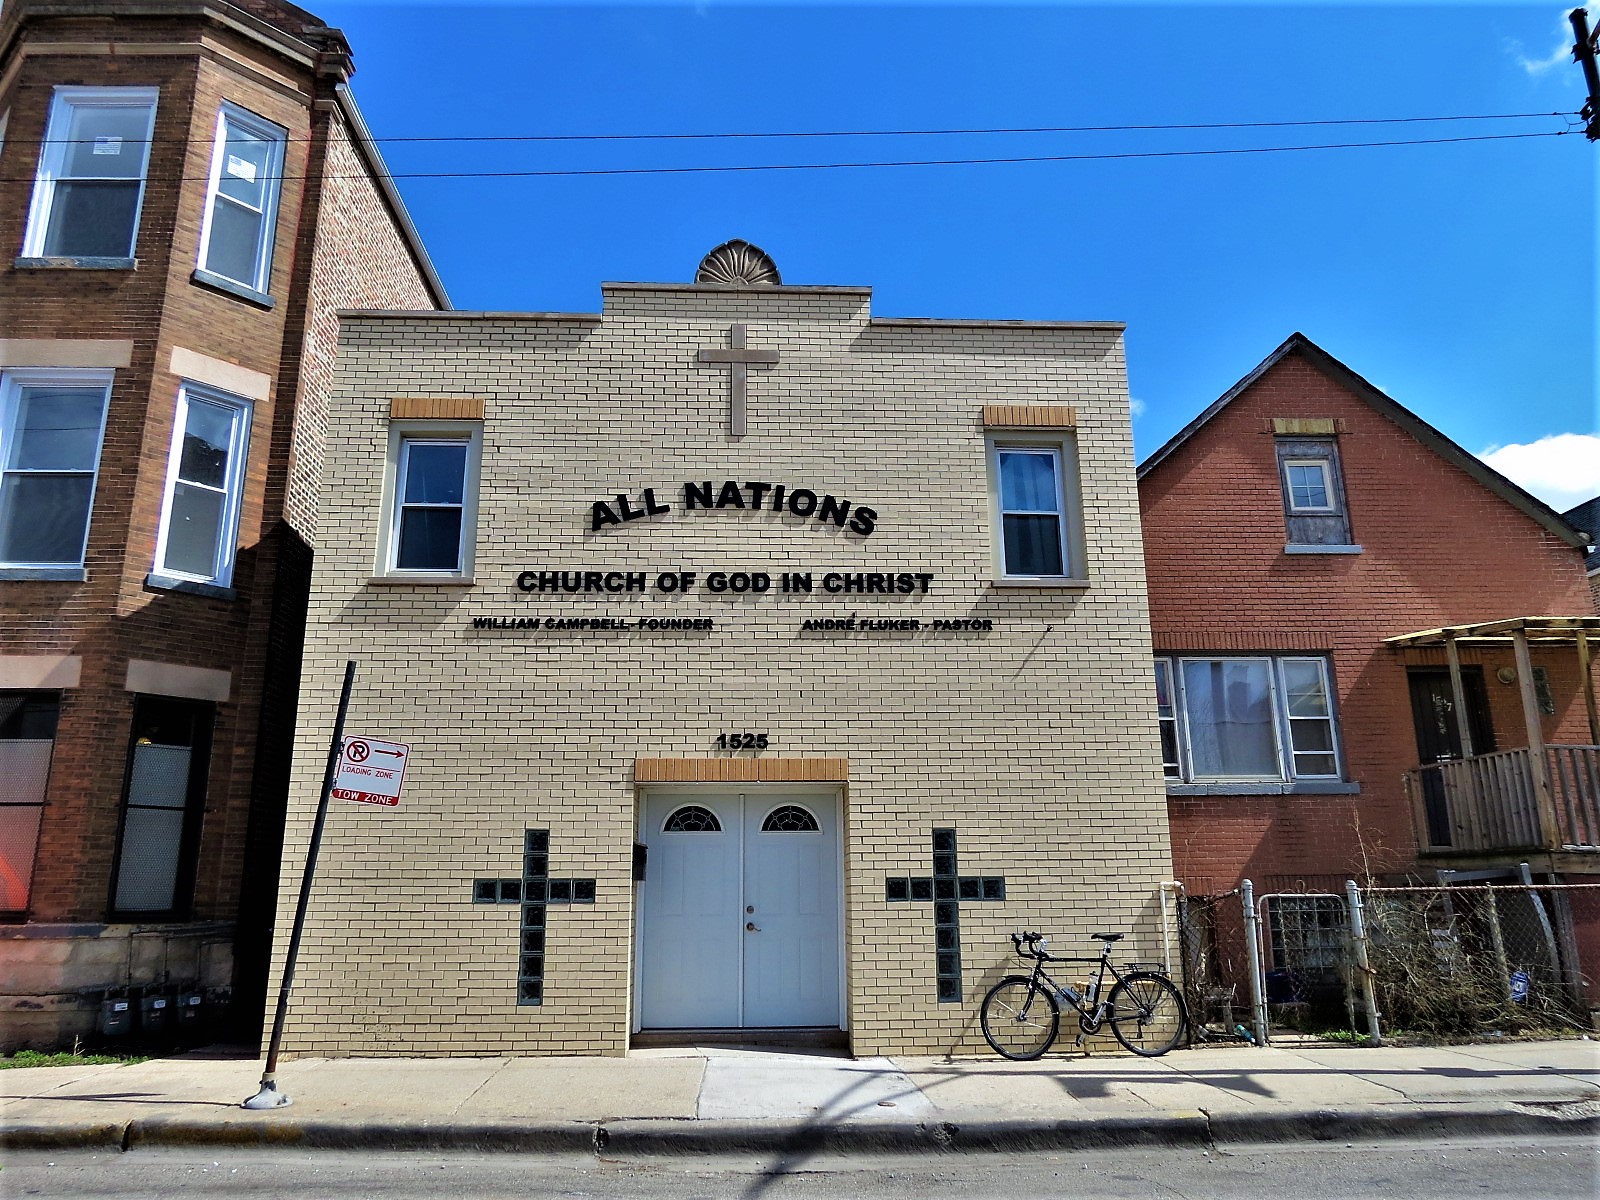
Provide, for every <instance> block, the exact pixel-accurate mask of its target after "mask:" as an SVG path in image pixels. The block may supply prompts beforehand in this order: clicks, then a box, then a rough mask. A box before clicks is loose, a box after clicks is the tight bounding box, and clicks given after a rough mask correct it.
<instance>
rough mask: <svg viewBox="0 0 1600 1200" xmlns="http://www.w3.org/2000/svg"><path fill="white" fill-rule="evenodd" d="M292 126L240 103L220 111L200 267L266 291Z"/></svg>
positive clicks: (226, 105) (201, 243)
mask: <svg viewBox="0 0 1600 1200" xmlns="http://www.w3.org/2000/svg"><path fill="white" fill-rule="evenodd" d="M288 136H289V134H288V130H286V129H284V128H283V127H282V126H281V125H276V124H274V123H273V122H271V121H268V120H266V119H265V118H264V117H258V116H256V115H255V114H254V113H252V112H249V111H248V110H246V109H243V108H240V107H238V106H237V105H234V104H227V103H224V104H223V106H222V111H221V112H220V113H218V115H217V139H216V145H215V149H214V150H213V151H212V154H211V179H210V182H209V184H208V186H207V190H206V208H205V219H204V223H203V224H202V226H201V229H200V262H199V265H200V270H201V271H204V272H207V273H209V274H212V275H217V276H220V277H221V278H222V279H225V280H228V281H230V282H232V283H237V284H239V285H240V286H241V287H246V288H249V289H251V290H252V291H256V292H262V293H265V292H266V291H267V284H268V280H269V276H270V274H271V271H272V242H273V232H274V226H275V225H276V224H277V216H278V192H279V189H280V187H281V185H282V182H283V151H284V145H285V144H286V142H287V141H288Z"/></svg>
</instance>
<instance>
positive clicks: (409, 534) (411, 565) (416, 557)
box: [395, 508, 461, 571]
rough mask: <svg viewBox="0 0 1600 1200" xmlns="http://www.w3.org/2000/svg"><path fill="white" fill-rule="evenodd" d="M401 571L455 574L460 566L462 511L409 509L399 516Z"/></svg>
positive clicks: (397, 557)
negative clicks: (450, 572) (451, 572)
mask: <svg viewBox="0 0 1600 1200" xmlns="http://www.w3.org/2000/svg"><path fill="white" fill-rule="evenodd" d="M395 566H396V567H397V568H399V569H400V570H402V571H455V570H458V569H459V568H460V566H461V510H460V509H459V508H408V509H404V510H402V511H401V514H400V549H399V552H398V553H397V554H396V556H395Z"/></svg>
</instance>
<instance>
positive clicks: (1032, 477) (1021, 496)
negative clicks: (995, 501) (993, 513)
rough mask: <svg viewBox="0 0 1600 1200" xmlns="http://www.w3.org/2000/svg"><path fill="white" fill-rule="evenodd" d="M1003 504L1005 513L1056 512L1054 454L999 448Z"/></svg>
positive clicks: (1001, 505) (1002, 507) (1001, 498)
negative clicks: (1000, 449)
mask: <svg viewBox="0 0 1600 1200" xmlns="http://www.w3.org/2000/svg"><path fill="white" fill-rule="evenodd" d="M1000 507H1001V509H1003V510H1004V511H1006V512H1017V511H1019V510H1020V511H1024V512H1057V511H1058V509H1057V506H1056V460H1055V455H1053V454H1039V453H1024V452H1021V451H1015V450H1009V451H1008V450H1002V451H1000Z"/></svg>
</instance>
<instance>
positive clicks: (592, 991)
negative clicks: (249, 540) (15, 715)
mask: <svg viewBox="0 0 1600 1200" xmlns="http://www.w3.org/2000/svg"><path fill="white" fill-rule="evenodd" d="M602 294H603V301H604V302H603V306H602V310H601V312H600V313H599V314H550V313H530V314H510V315H508V314H504V313H493V314H475V313H464V312H416V313H380V312H359V313H351V314H346V315H345V317H344V322H343V331H342V341H341V349H340V359H339V368H338V370H339V375H338V379H337V382H336V386H335V389H334V395H333V399H332V402H331V412H330V414H329V427H328V439H327V445H328V460H327V469H326V474H325V478H326V479H327V480H328V481H329V486H328V488H327V492H326V497H325V500H324V507H323V509H322V514H321V521H320V525H319V541H320V547H319V551H318V556H317V561H316V567H315V576H314V580H313V587H312V601H311V612H310V619H309V628H308V634H307V648H306V666H305V686H304V690H303V693H302V697H301V705H300V714H301V716H300V735H299V743H298V745H297V749H296V759H295V782H294V786H293V791H292V793H291V797H290V812H289V824H288V836H287V842H286V846H285V856H284V858H285V864H284V872H283V877H282V886H281V888H280V901H279V907H280V915H279V930H278V936H277V938H276V939H275V940H276V951H275V953H276V955H277V960H276V963H275V973H276V972H277V971H281V968H282V961H283V947H284V945H285V944H286V943H287V941H288V928H289V923H290V920H291V918H292V915H293V912H294V907H295V901H296V897H297V892H298V888H299V882H300V872H301V868H302V864H303V861H304V855H305V847H306V844H307V840H308V834H309V830H310V825H311V818H312V815H313V813H314V811H315V808H316V804H317V799H318V794H319V789H320V784H321V779H322V773H323V766H324V761H325V756H326V754H327V745H328V741H329V737H330V734H331V731H332V725H333V717H334V711H335V708H336V706H337V697H338V691H339V684H340V681H341V678H342V675H343V668H344V664H345V661H346V660H347V659H354V660H356V661H357V664H358V674H357V678H356V685H355V690H354V696H353V699H352V702H351V707H350V716H349V719H348V722H347V724H346V730H345V732H346V734H347V736H348V735H367V736H370V737H374V738H384V739H389V740H392V741H396V742H401V743H406V744H408V745H409V746H410V757H409V760H408V765H407V768H406V773H405V782H404V789H403V793H402V796H401V799H400V802H399V804H398V805H397V806H394V807H380V806H368V805H358V804H352V803H342V802H340V801H339V800H335V801H333V804H332V808H331V811H330V814H329V818H328V823H327V830H326V834H325V837H324V841H323V844H322V850H321V858H320V862H319V866H318V870H317V877H316V886H315V889H314V892H313V895H312V898H311V903H310V909H309V916H308V919H307V924H306V929H305V936H304V941H303V944H302V947H301V954H300V960H299V966H298V971H297V976H296V984H295V994H294V1001H293V1005H292V1007H291V1010H290V1017H289V1023H288V1026H287V1031H286V1036H285V1041H284V1048H285V1050H286V1051H288V1052H290V1053H296V1054H334V1055H338V1054H360V1055H371V1054H406V1055H447V1054H462V1055H491V1054H620V1053H624V1052H626V1051H627V1049H628V1047H629V1046H630V1044H636V1042H637V1041H638V1040H645V1039H647V1038H648V1037H649V1036H651V1035H654V1036H656V1037H657V1038H662V1037H670V1036H672V1031H684V1030H694V1031H705V1030H713V1029H714V1030H730V1029H741V1030H752V1029H760V1030H767V1031H769V1034H770V1036H771V1038H772V1039H773V1040H782V1038H783V1037H784V1036H786V1035H788V1034H792V1033H793V1031H800V1030H805V1031H810V1033H809V1035H808V1036H812V1037H816V1036H819V1034H818V1033H817V1031H830V1030H831V1031H841V1032H836V1033H835V1034H834V1036H835V1037H838V1038H840V1039H844V1038H848V1044H849V1046H850V1048H851V1049H852V1050H853V1051H854V1052H855V1053H856V1054H858V1055H865V1054H884V1053H898V1054H940V1053H945V1052H947V1051H968V1050H976V1049H981V1048H982V1039H981V1035H980V1033H979V1030H978V1022H977V1008H978V1005H979V1003H980V1001H981V1000H982V997H983V995H984V992H985V990H986V989H987V988H988V987H989V986H990V984H991V983H992V982H993V981H994V980H995V979H997V978H998V977H999V976H1000V975H1001V974H1004V973H1006V972H1007V970H1008V969H1010V968H1011V967H1012V966H1014V960H1013V959H1012V957H1011V947H1010V942H1009V939H1008V936H1007V935H1008V934H1009V933H1010V932H1011V931H1013V930H1015V929H1018V928H1022V927H1027V928H1038V929H1042V930H1045V931H1048V932H1050V933H1051V934H1053V935H1054V937H1055V938H1056V946H1057V947H1058V948H1061V947H1066V948H1069V949H1068V950H1067V952H1074V953H1075V952H1080V948H1081V950H1082V952H1092V951H1093V944H1092V943H1090V942H1088V940H1087V935H1088V934H1089V933H1091V932H1094V931H1097V930H1101V929H1107V930H1127V931H1129V932H1130V934H1131V935H1132V936H1131V939H1130V941H1129V942H1128V943H1124V948H1126V949H1128V950H1129V954H1128V957H1133V958H1144V959H1156V960H1159V959H1160V957H1161V954H1162V949H1161V919H1160V885H1161V883H1162V881H1164V880H1166V879H1167V878H1169V877H1170V872H1171V852H1170V847H1169V844H1168V837H1167V822H1166V795H1165V791H1164V787H1163V783H1162V776H1161V757H1160V754H1159V739H1158V731H1157V727H1156V717H1155V712H1156V708H1155V703H1154V696H1153V687H1152V682H1151V674H1150V635H1149V624H1148V614H1147V608H1146V599H1145V581H1144V568H1143V558H1142V551H1141V544H1140V534H1139V516H1138V497H1137V494H1136V490H1135V482H1134V473H1133V460H1132V446H1131V437H1130V432H1129V418H1128V393H1127V383H1126V371H1125V367H1124V362H1123V345H1122V327H1121V326H1120V325H1118V324H1114V323H1109V322H1059V323H1057V322H1022V321H965V320H960V321H958V320H910V319H895V318H883V317H875V316H873V315H872V311H871V292H870V290H868V289H866V288H859V287H811V286H805V287H795V286H786V285H783V284H782V283H781V282H780V281H779V279H778V274H777V270H776V268H775V267H774V266H773V264H772V262H771V260H770V259H769V258H767V256H766V255H764V254H763V253H762V252H760V251H759V250H757V249H756V248H754V247H752V246H749V245H748V244H746V243H742V242H731V243H728V244H727V245H725V246H722V247H719V248H718V249H717V250H714V251H713V252H712V253H711V254H710V255H708V256H707V258H706V260H705V261H704V262H703V263H702V264H701V268H700V271H699V274H698V278H697V282H695V283H693V284H606V285H603V287H602ZM275 987H276V985H275V984H274V991H275Z"/></svg>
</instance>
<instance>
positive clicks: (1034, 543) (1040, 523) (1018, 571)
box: [1004, 516, 1064, 575]
mask: <svg viewBox="0 0 1600 1200" xmlns="http://www.w3.org/2000/svg"><path fill="white" fill-rule="evenodd" d="M1004 526H1005V559H1006V574H1007V575H1061V574H1063V573H1064V571H1063V568H1062V565H1061V522H1060V520H1059V519H1058V518H1056V517H1017V516H1007V517H1006V518H1005V519H1004Z"/></svg>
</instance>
